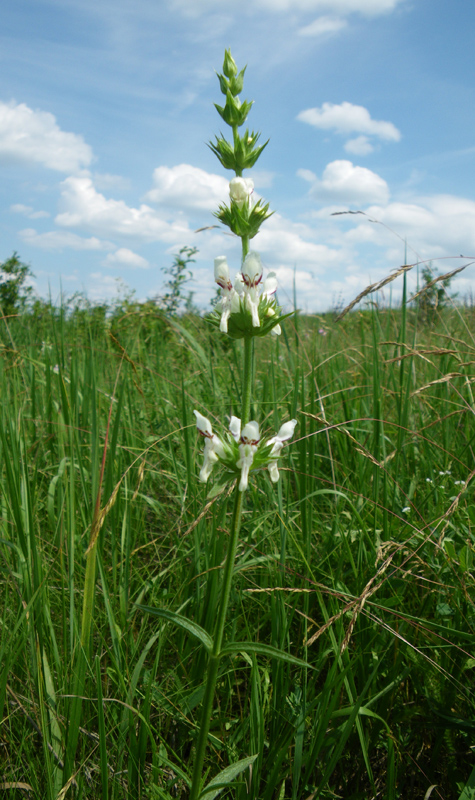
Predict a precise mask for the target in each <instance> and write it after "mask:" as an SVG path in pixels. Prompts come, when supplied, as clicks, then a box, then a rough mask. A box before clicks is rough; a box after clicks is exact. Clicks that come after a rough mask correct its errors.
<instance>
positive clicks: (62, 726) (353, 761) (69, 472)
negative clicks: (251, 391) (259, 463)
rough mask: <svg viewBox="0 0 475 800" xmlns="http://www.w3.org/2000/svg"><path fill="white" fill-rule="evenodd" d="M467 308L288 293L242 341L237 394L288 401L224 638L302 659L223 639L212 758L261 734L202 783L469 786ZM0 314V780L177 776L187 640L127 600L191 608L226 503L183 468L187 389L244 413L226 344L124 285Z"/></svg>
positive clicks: (473, 516) (471, 630) (220, 536)
mask: <svg viewBox="0 0 475 800" xmlns="http://www.w3.org/2000/svg"><path fill="white" fill-rule="evenodd" d="M474 317H475V315H474V313H473V311H472V310H470V309H465V310H461V311H457V310H448V309H447V310H443V311H442V312H441V314H440V315H439V317H438V319H437V321H436V323H435V324H433V325H432V326H430V327H429V326H427V325H423V324H422V323H420V322H418V320H417V318H416V316H415V315H414V313H413V312H410V311H406V310H404V311H401V310H394V311H378V310H374V311H363V312H353V313H352V314H350V315H349V316H348V317H346V318H344V319H343V320H342V321H341V322H338V323H336V322H335V321H334V320H333V319H332V318H331V317H330V316H325V317H301V318H298V317H296V318H295V319H294V320H293V321H290V320H288V321H287V322H286V323H285V329H284V332H283V335H282V336H281V337H280V338H278V337H267V339H265V340H262V341H259V342H257V344H256V349H257V374H256V382H255V386H256V391H255V395H254V397H253V398H252V416H253V417H255V418H257V419H258V420H259V421H260V423H261V427H262V430H263V431H265V430H266V429H268V430H269V431H275V430H277V429H278V427H279V425H280V423H281V422H282V421H284V420H286V419H289V418H292V417H296V418H297V419H298V423H299V424H298V427H297V429H296V431H295V436H294V441H293V442H292V443H290V445H289V446H288V447H287V448H286V452H285V456H284V458H283V469H282V470H281V481H280V482H279V484H278V485H277V486H274V485H272V484H271V483H270V481H269V480H268V477H267V475H264V474H262V475H259V476H257V479H254V480H253V481H252V482H251V485H250V490H249V491H248V492H247V495H246V498H245V506H244V513H243V527H242V534H241V541H240V545H239V550H238V557H237V561H236V572H235V581H234V584H233V589H232V596H231V600H230V610H231V611H230V614H229V622H228V629H227V632H226V639H227V640H233V641H235V640H242V641H253V642H258V643H260V644H261V645H272V646H274V647H277V648H280V649H281V650H283V651H284V652H285V653H287V654H288V655H289V656H292V657H295V658H298V659H302V660H304V661H306V664H307V666H300V665H297V664H296V663H291V659H289V661H287V662H286V661H282V660H277V659H275V658H269V657H268V656H267V655H266V654H265V653H264V652H261V653H259V652H256V653H254V652H235V653H232V654H229V655H228V656H226V657H223V659H222V660H221V666H220V673H219V678H218V703H217V705H216V707H215V711H214V714H213V718H212V720H211V727H210V738H209V749H208V758H207V762H206V769H207V771H208V772H207V779H208V780H210V779H211V778H212V777H213V776H214V775H216V774H217V773H218V772H219V771H220V770H222V769H225V768H226V767H228V766H229V765H230V764H232V763H234V762H236V761H238V760H240V759H244V758H247V757H250V756H254V755H257V758H256V760H255V761H254V763H253V765H252V770H249V769H247V770H246V771H245V772H243V773H241V774H240V775H238V776H237V778H236V780H235V783H234V785H233V786H232V788H230V789H225V790H224V791H223V792H222V794H221V797H233V798H237V800H297V798H298V799H299V800H306V798H309V797H311V798H314V797H315V798H334V797H341V798H345V800H357V799H358V798H361V800H369V799H370V798H387V800H391V799H392V798H419V797H420V798H421V799H422V798H424V796H425V794H426V792H427V791H428V790H429V788H430V787H431V786H433V785H434V784H436V788H434V789H433V790H432V793H431V795H430V796H431V797H432V798H434V797H442V798H444V799H445V800H451V799H452V798H453V799H454V800H458V798H459V797H460V798H461V800H462V798H463V800H467V798H469V797H471V796H472V794H471V792H472V793H473V784H474V779H473V777H472V779H471V781H470V780H469V779H470V776H471V774H472V771H473V769H474V766H475V750H474V744H475V714H474V686H475V681H474V677H475V669H474V668H475V605H474V588H475V586H474V584H475V580H474V566H473V555H474V543H475V533H474V526H475V505H474V503H473V470H474V469H475V460H474V453H473V450H474V444H475V422H474V412H475V406H474V401H473V394H472V390H473V380H474V379H473V374H474V364H475V341H474V338H473V336H472V334H471V331H472V330H475V326H474V322H475V318H474ZM321 327H323V328H324V329H325V330H326V332H327V335H326V336H322V335H321V334H319V333H318V329H319V328H321ZM0 336H1V340H0V342H1V348H2V359H1V361H0V392H1V395H0V396H1V408H0V448H1V466H0V503H1V517H0V526H1V528H0V549H1V562H0V563H1V570H2V572H1V607H0V608H1V617H0V637H1V638H0V663H1V668H0V707H1V709H2V714H1V720H2V723H1V729H0V763H1V764H2V768H1V772H0V795H1V796H3V794H2V792H3V793H4V795H5V797H9V798H12V800H16V799H17V798H20V797H21V798H24V797H29V798H41V799H42V800H43V798H45V799H47V800H56V798H58V800H59V798H62V797H75V798H87V799H88V800H89V798H101V799H102V800H106V799H107V800H118V799H119V798H160V800H162V799H163V798H168V797H170V796H172V797H176V798H183V799H185V798H186V797H187V795H188V785H189V780H190V774H191V768H192V763H193V752H194V742H195V738H196V734H197V726H198V722H199V710H200V701H201V698H202V695H203V678H204V669H205V665H206V651H205V649H204V647H203V646H202V644H201V642H200V640H199V639H198V638H196V636H194V635H192V633H190V632H189V631H187V630H185V629H183V628H180V627H177V626H175V625H172V624H171V623H170V622H167V621H166V620H165V619H163V618H159V617H157V616H155V615H153V614H150V613H146V612H144V611H142V610H140V609H138V606H146V607H149V608H158V609H164V610H169V611H172V612H177V613H179V614H181V615H182V616H184V617H186V618H187V619H188V620H190V621H191V622H192V623H194V624H195V625H199V626H201V628H204V629H205V631H208V632H210V633H211V632H212V630H213V624H214V621H215V619H216V614H217V603H218V597H219V587H220V580H221V571H220V566H221V565H222V563H223V560H224V556H225V553H226V546H227V531H228V526H229V518H230V514H231V511H232V509H231V504H230V503H229V502H228V500H227V498H226V495H225V494H223V495H220V496H219V497H217V498H215V499H214V500H212V501H209V500H207V491H208V489H209V487H203V486H202V485H201V484H199V482H198V481H197V473H198V464H199V463H200V461H201V454H200V449H201V443H200V442H199V441H198V440H197V436H196V429H195V425H194V417H193V414H192V411H193V408H198V409H199V410H200V411H201V412H202V413H204V414H205V415H206V416H208V417H209V418H210V419H211V421H212V423H213V425H214V426H216V427H217V428H218V429H219V426H220V425H221V424H222V423H224V421H225V417H226V415H229V414H231V413H234V414H239V408H240V399H241V398H240V397H239V388H238V387H239V386H240V380H239V374H240V370H241V350H240V343H239V342H231V341H229V340H227V339H225V338H224V337H221V336H219V335H218V334H217V333H216V332H214V331H213V330H211V329H209V328H208V326H207V324H206V323H205V322H204V321H203V320H201V319H199V318H197V317H193V316H185V317H181V318H177V319H170V320H167V319H166V318H164V317H163V316H160V315H159V314H157V312H156V310H154V309H153V307H152V306H140V305H132V304H129V305H128V306H126V307H124V308H123V309H121V310H116V312H115V313H114V315H113V316H112V317H107V316H106V314H105V309H100V308H99V309H94V308H83V309H80V308H77V309H76V310H73V311H72V312H70V313H68V314H65V313H62V312H61V311H59V310H55V309H53V308H51V307H50V306H48V305H45V306H44V308H43V309H42V313H41V314H40V313H38V310H37V311H36V313H35V314H25V315H24V316H22V317H21V318H10V319H8V320H4V321H3V322H1V330H0ZM109 417H110V419H109ZM103 458H104V462H103ZM102 463H103V465H104V468H103V474H101V464H102ZM461 481H465V482H467V483H466V484H463V483H461ZM98 495H99V496H100V499H101V509H103V510H105V512H106V513H104V514H103V515H102V516H101V522H102V526H101V527H100V530H99V539H98V551H97V552H98V557H97V573H96V586H95V598H94V609H93V619H92V635H91V642H90V654H89V656H88V659H87V660H86V659H85V658H84V659H83V660H82V658H81V653H80V648H79V641H80V635H81V614H82V601H83V590H84V579H85V568H86V550H87V548H88V545H89V540H90V534H91V525H92V522H93V518H94V508H95V504H96V499H97V497H98ZM403 509H404V510H403ZM262 650H263V651H264V650H265V648H262ZM78 687H79V688H80V690H81V691H78ZM78 694H79V695H80V697H81V698H82V699H81V700H80V701H79V700H78V699H77V698H75V695H78ZM76 742H77V744H76ZM68 779H69V780H68ZM65 783H66V788H65V789H64V791H63V792H62V787H63V786H64V784H65ZM466 785H467V786H466ZM28 787H29V788H28ZM464 787H466V788H464ZM209 796H210V797H211V794H210V795H209Z"/></svg>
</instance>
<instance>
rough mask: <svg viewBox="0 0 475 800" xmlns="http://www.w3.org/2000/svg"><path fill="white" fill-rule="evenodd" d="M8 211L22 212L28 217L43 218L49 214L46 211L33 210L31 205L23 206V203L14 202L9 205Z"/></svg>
mask: <svg viewBox="0 0 475 800" xmlns="http://www.w3.org/2000/svg"><path fill="white" fill-rule="evenodd" d="M10 211H13V213H14V214H23V215H24V216H25V217H28V218H29V219H43V218H45V217H49V216H50V215H49V213H48V212H47V211H35V210H34V208H33V207H32V206H25V205H23V203H14V204H13V205H12V206H10Z"/></svg>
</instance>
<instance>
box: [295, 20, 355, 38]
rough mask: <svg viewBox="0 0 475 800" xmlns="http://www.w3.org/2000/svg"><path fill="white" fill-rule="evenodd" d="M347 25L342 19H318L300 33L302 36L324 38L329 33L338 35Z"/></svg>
mask: <svg viewBox="0 0 475 800" xmlns="http://www.w3.org/2000/svg"><path fill="white" fill-rule="evenodd" d="M347 25H348V23H347V21H346V20H345V19H342V18H341V17H318V18H317V19H316V20H314V21H313V22H311V23H310V25H305V27H304V28H300V30H299V31H298V32H299V34H300V36H324V35H325V34H327V33H338V31H341V30H342V29H343V28H346V27H347Z"/></svg>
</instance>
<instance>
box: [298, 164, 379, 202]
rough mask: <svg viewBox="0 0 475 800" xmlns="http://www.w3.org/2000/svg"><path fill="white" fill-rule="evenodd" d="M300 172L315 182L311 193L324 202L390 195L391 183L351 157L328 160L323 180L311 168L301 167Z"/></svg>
mask: <svg viewBox="0 0 475 800" xmlns="http://www.w3.org/2000/svg"><path fill="white" fill-rule="evenodd" d="M297 174H298V175H299V176H300V177H301V178H303V179H304V180H306V181H308V182H309V183H311V189H310V195H311V196H312V197H314V198H315V199H317V200H323V201H324V202H341V203H348V204H355V203H356V204H361V203H386V202H387V201H388V198H389V187H388V185H387V183H386V181H385V180H383V178H381V177H380V176H379V175H377V174H376V173H375V172H372V171H371V170H369V169H366V167H356V166H354V165H353V164H352V163H351V161H344V160H341V161H332V162H331V163H330V164H327V166H326V167H325V169H324V171H323V175H322V179H321V180H320V179H319V178H317V176H316V175H314V174H313V172H310V170H304V169H300V170H298V172H297Z"/></svg>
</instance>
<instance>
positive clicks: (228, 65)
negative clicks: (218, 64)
mask: <svg viewBox="0 0 475 800" xmlns="http://www.w3.org/2000/svg"><path fill="white" fill-rule="evenodd" d="M223 72H224V74H225V75H226V77H227V78H234V76H235V75H237V66H236V62H235V60H234V58H233V57H232V55H231V50H225V51H224V63H223Z"/></svg>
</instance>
